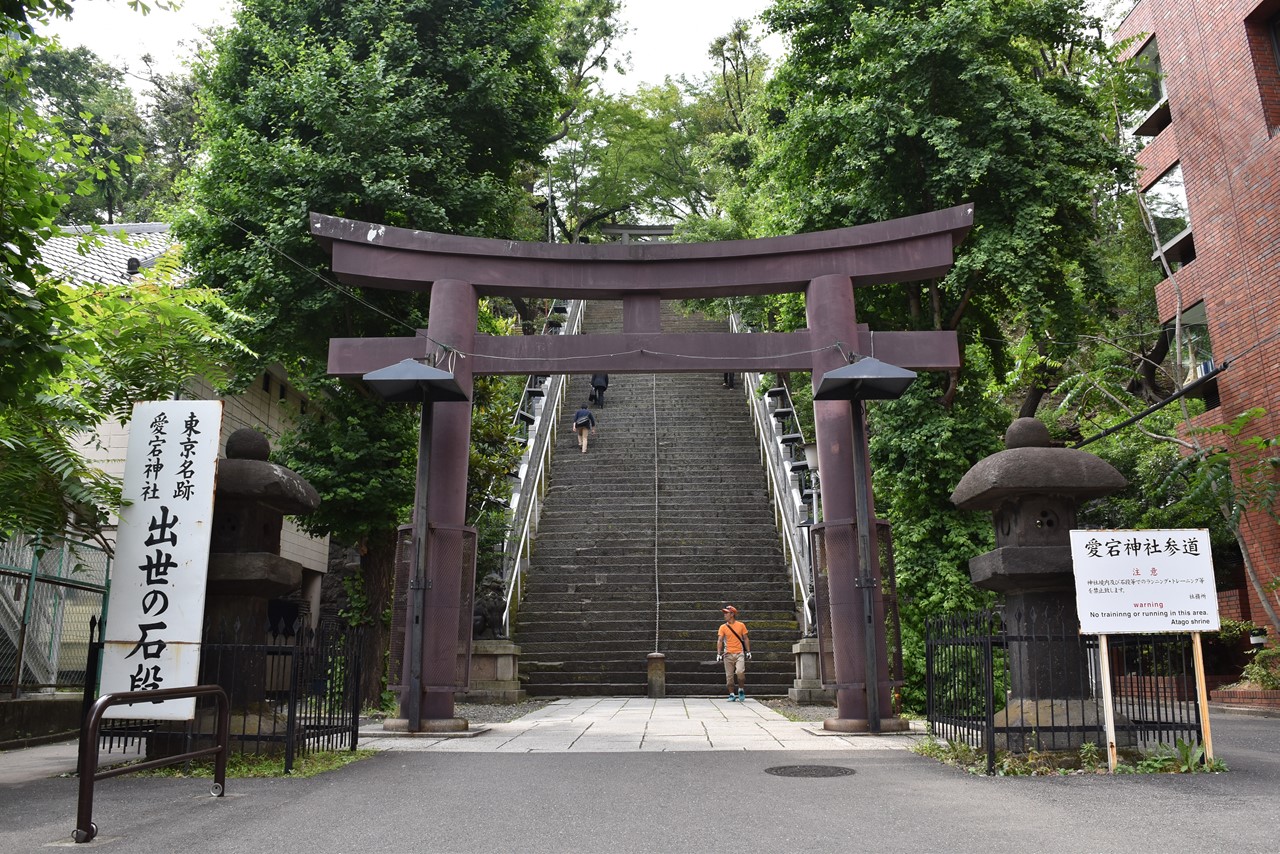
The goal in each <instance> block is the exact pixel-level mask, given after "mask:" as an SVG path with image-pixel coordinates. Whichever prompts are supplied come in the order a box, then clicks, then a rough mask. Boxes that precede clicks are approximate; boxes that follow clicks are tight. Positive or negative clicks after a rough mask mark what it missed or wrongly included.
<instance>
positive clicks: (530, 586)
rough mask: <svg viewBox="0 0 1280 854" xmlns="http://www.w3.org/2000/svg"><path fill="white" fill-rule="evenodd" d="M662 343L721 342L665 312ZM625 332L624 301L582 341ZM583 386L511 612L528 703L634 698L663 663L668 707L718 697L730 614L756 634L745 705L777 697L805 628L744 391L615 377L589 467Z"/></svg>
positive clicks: (667, 378)
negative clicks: (521, 592) (677, 335)
mask: <svg viewBox="0 0 1280 854" xmlns="http://www.w3.org/2000/svg"><path fill="white" fill-rule="evenodd" d="M662 328H663V331H670V332H676V331H685V332H704V331H705V332H723V331H725V329H726V327H725V324H724V323H723V322H718V323H717V322H710V321H707V320H704V319H702V318H700V317H696V316H695V317H684V316H682V315H681V314H679V313H678V312H677V311H676V310H675V309H674V308H673V307H671V306H668V305H667V304H665V303H664V304H663V308H662ZM621 330H622V312H621V303H620V302H615V301H595V302H591V303H590V304H588V305H587V306H586V313H585V315H584V324H583V331H584V332H587V333H590V332H620V331H621ZM588 379H589V378H588V376H586V375H578V376H574V377H573V378H572V379H571V381H570V383H569V389H568V395H569V397H568V398H567V400H566V401H565V404H564V413H563V415H562V424H561V425H560V431H559V435H558V437H557V440H556V448H555V456H554V463H553V467H552V475H551V487H550V489H549V491H548V493H547V497H546V500H545V504H544V506H543V512H542V516H541V521H540V523H539V527H538V537H537V541H536V543H535V546H534V551H533V559H532V561H531V564H530V568H529V573H528V577H527V592H526V594H525V599H524V602H523V603H522V604H521V606H520V611H519V617H518V621H517V626H516V631H515V641H516V643H518V644H519V645H520V648H521V654H520V670H521V674H522V678H524V679H525V680H526V682H525V688H526V689H527V690H528V692H529V693H530V694H531V695H533V696H574V695H578V696H581V695H588V696H591V695H599V696H636V695H643V694H644V693H645V692H646V656H647V655H648V654H649V653H651V652H655V651H657V652H661V653H664V654H665V655H666V667H667V694H668V695H669V696H698V695H702V696H714V695H717V694H719V693H721V691H722V690H723V684H724V671H723V668H722V665H719V664H716V663H715V639H716V630H717V628H718V627H719V625H720V623H721V613H720V609H721V608H722V607H724V605H726V604H732V605H734V606H736V607H737V608H738V611H739V619H741V620H742V621H743V622H745V623H746V624H747V626H748V627H749V629H750V632H751V649H752V661H751V662H750V664H749V665H748V668H747V691H748V693H749V694H754V695H765V694H775V695H776V694H785V693H786V691H787V689H788V688H790V687H791V685H792V680H793V677H794V669H795V668H794V663H793V659H792V653H791V645H792V643H794V642H795V640H796V639H797V637H798V636H799V628H798V625H797V622H796V613H795V603H794V598H793V596H792V591H791V583H790V580H789V575H788V572H787V568H786V564H785V561H784V559H783V555H782V549H781V546H780V545H779V542H778V534H777V531H776V529H775V527H774V522H773V518H774V517H773V509H772V506H771V504H770V501H769V497H768V493H767V490H766V484H765V475H764V472H763V470H762V469H761V467H760V452H759V445H758V442H757V440H756V439H755V436H754V433H753V431H752V427H751V414H750V412H749V410H748V408H747V405H746V403H745V401H744V400H743V393H742V391H741V388H740V387H739V389H738V390H734V391H729V390H727V389H725V388H723V387H722V386H721V380H722V375H721V374H664V375H637V374H627V375H611V376H610V378H609V379H610V386H609V390H608V392H607V393H606V395H605V405H604V408H603V409H600V408H594V407H593V411H594V412H595V414H596V419H597V422H598V428H597V433H596V435H594V436H592V437H591V440H590V449H589V451H588V453H586V454H582V453H580V452H579V450H578V447H577V440H576V437H575V436H574V435H573V430H572V428H571V425H570V423H569V422H570V420H571V419H572V415H573V412H574V410H576V409H577V408H579V407H580V406H582V405H583V404H584V403H585V402H586V400H587V395H588V393H589V391H590V387H589V383H588ZM740 385H741V378H740V377H739V386H740ZM655 436H656V441H655Z"/></svg>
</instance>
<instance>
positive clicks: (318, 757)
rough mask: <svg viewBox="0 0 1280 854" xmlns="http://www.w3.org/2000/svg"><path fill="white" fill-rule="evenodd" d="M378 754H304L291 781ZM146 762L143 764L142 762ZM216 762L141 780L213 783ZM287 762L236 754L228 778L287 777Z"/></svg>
mask: <svg viewBox="0 0 1280 854" xmlns="http://www.w3.org/2000/svg"><path fill="white" fill-rule="evenodd" d="M377 754H378V751H377V750H316V751H312V752H310V753H303V754H302V755H300V756H298V757H297V758H296V759H295V760H294V763H293V771H292V772H291V773H290V774H289V775H288V776H290V777H304V778H305V777H315V776H318V775H320V774H324V773H326V772H328V771H336V770H338V769H339V768H345V767H346V766H348V765H350V764H351V763H353V762H359V761H360V760H361V759H368V758H369V757H370V756H376V755H377ZM139 761H143V760H139ZM213 772H214V766H213V760H212V759H197V760H195V761H192V762H186V763H183V764H180V765H166V766H163V767H160V768H151V769H149V770H146V771H137V772H135V773H134V775H133V776H137V777H185V778H192V779H212V777H213ZM284 776H286V775H285V773H284V759H283V758H282V757H281V756H279V755H274V756H273V755H270V754H259V753H232V754H231V755H229V756H228V757H227V777H229V778H232V779H248V778H265V777H284Z"/></svg>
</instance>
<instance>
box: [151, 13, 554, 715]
mask: <svg viewBox="0 0 1280 854" xmlns="http://www.w3.org/2000/svg"><path fill="white" fill-rule="evenodd" d="M552 25H553V17H552V15H551V10H550V9H549V7H548V6H547V5H546V4H545V3H544V2H542V0H523V2H514V3H480V2H464V3H458V2H453V0H302V2H297V0H246V2H245V3H243V4H242V6H241V8H240V10H239V12H238V13H237V14H236V18H235V22H234V25H233V26H232V27H231V28H229V29H227V30H226V31H225V32H222V33H220V34H217V35H215V36H214V38H213V43H212V48H211V54H210V63H209V65H208V66H207V67H202V68H199V69H197V81H198V83H199V87H200V104H201V126H200V129H199V136H200V139H201V141H202V144H203V149H202V152H201V157H200V158H199V165H198V167H197V168H196V170H195V171H194V173H193V176H192V178H191V180H190V185H189V192H190V200H191V203H192V210H193V212H192V213H190V214H188V215H184V216H180V217H179V218H178V220H177V222H176V223H175V225H176V229H177V231H178V233H179V235H180V236H181V237H182V238H183V239H184V240H185V241H186V244H187V258H188V260H189V263H190V264H191V266H192V267H193V269H194V270H195V272H196V275H197V277H198V279H199V281H201V282H202V283H204V284H207V285H209V286H212V287H215V288H217V289H218V290H219V291H220V292H221V293H222V294H224V295H225V297H226V299H227V300H228V302H229V303H231V304H232V305H234V306H238V307H242V308H245V309H246V310H251V311H252V312H253V314H254V322H253V323H252V324H251V325H247V326H244V327H237V328H238V329H239V330H240V331H241V332H242V334H243V335H244V336H245V339H246V340H247V341H248V342H250V343H251V344H252V345H253V346H254V348H255V349H256V350H258V351H259V353H260V354H261V359H262V360H264V361H267V362H270V361H278V362H280V363H282V364H284V365H285V366H286V367H287V368H288V369H289V371H290V375H291V377H294V378H296V379H297V381H298V382H299V383H300V384H301V385H303V387H304V388H305V387H308V385H309V384H311V385H310V386H309V388H310V390H312V391H314V392H315V393H314V394H312V395H311V396H312V397H314V398H315V399H317V400H320V399H321V398H322V397H324V398H325V399H324V403H323V409H324V413H322V414H319V415H318V416H317V417H316V418H314V419H313V418H311V417H308V419H307V420H305V421H304V423H303V424H302V425H301V427H300V428H299V431H298V440H297V441H296V442H294V443H292V444H290V446H289V447H288V448H286V449H285V450H284V454H285V456H286V457H287V458H288V461H289V464H290V465H291V466H292V465H296V466H297V468H298V470H299V471H301V472H302V473H303V474H304V475H307V476H309V477H311V476H314V477H315V478H316V481H317V484H316V485H317V488H318V489H319V490H320V492H321V496H322V499H323V501H324V503H325V504H327V505H329V507H330V510H329V511H325V510H322V511H321V514H320V515H318V516H316V517H314V518H313V519H312V520H309V521H308V524H310V525H311V526H312V529H313V530H315V531H317V532H321V531H323V532H328V533H332V534H334V535H335V536H337V537H339V538H341V539H344V540H346V541H347V542H348V543H350V544H352V545H358V546H359V547H360V548H361V552H362V561H361V583H362V585H363V589H364V593H363V595H362V597H361V600H360V601H361V602H362V604H363V608H362V613H359V614H353V615H351V616H350V619H352V621H353V622H360V623H365V624H368V625H371V626H374V627H377V628H376V629H375V630H374V631H370V632H369V633H368V635H367V642H366V648H365V652H364V657H365V673H366V674H367V675H368V679H367V681H366V683H365V685H364V689H363V693H364V696H365V698H366V700H368V701H374V700H376V699H377V696H378V692H379V690H380V684H379V680H380V678H381V674H382V666H381V665H382V657H383V654H384V653H385V650H386V644H385V635H383V634H382V632H381V627H382V626H383V625H384V624H383V619H382V618H383V614H384V612H385V610H386V608H387V607H388V604H389V599H388V597H387V594H388V593H389V591H390V583H391V573H392V568H393V567H392V560H391V558H392V556H393V554H394V545H393V540H392V536H393V535H394V532H395V528H396V526H397V525H398V524H399V523H400V522H402V521H404V520H405V519H407V518H408V508H409V501H408V498H409V496H410V495H411V490H412V484H413V465H412V456H413V452H414V449H415V447H416V442H415V441H414V440H413V436H412V433H411V432H410V431H409V430H408V429H406V428H405V425H406V424H407V422H406V420H405V419H406V417H407V416H406V413H403V412H398V411H392V410H393V409H397V408H396V407H389V406H384V405H382V404H381V403H378V402H376V401H372V400H370V399H368V398H367V394H366V393H365V392H363V390H362V389H361V388H359V386H358V384H347V383H333V382H330V381H328V380H326V379H324V377H323V374H324V371H325V365H326V354H327V349H328V342H329V339H330V338H332V337H364V336H386V335H390V334H399V335H404V334H413V330H416V329H420V328H425V327H426V326H427V317H426V315H427V300H426V298H425V295H423V294H418V293H399V292H392V291H385V290H377V289H369V290H365V289H361V288H352V287H345V286H340V285H337V284H336V283H335V282H334V281H333V278H332V276H331V274H330V273H329V272H328V258H327V255H326V253H325V251H324V250H323V249H322V247H320V246H319V245H317V244H316V243H315V241H313V240H312V239H311V238H310V236H309V233H308V232H309V222H308V212H309V211H318V212H322V213H326V214H332V215H337V216H345V217H351V218H354V219H359V220H365V221H369V222H377V223H385V224H388V225H394V226H404V227H411V228H420V229H425V230H430V231H440V232H450V233H461V234H470V235H479V236H488V237H508V238H528V237H531V236H536V235H537V233H538V231H539V230H540V229H539V228H538V226H537V224H536V220H535V219H534V218H533V214H532V208H531V206H530V204H529V199H528V196H527V194H526V192H525V190H524V189H523V187H522V185H521V181H522V178H524V177H525V176H526V175H527V173H528V165H529V164H530V163H531V162H533V161H535V160H536V158H537V157H538V154H539V152H540V150H541V148H542V146H543V144H544V143H545V141H546V140H547V139H548V138H549V137H550V136H551V135H552V128H553V119H554V116H555V115H556V113H557V106H558V105H559V104H560V103H562V102H561V100H560V93H559V91H558V90H557V88H556V85H555V80H554V77H553V73H552V65H553V62H552V56H551V53H550V51H549V49H548V45H549V40H548V34H549V32H550V31H551V27H552ZM486 315H489V316H491V315H492V312H486ZM247 367H249V368H252V369H251V370H246V371H245V372H244V373H243V374H242V375H243V376H252V375H254V374H255V373H256V367H257V365H252V366H247ZM481 388H482V384H478V389H481ZM480 394H481V392H480V391H478V392H477V406H478V407H479V408H478V409H477V410H476V418H475V421H476V430H477V433H480V434H483V433H484V432H485V430H486V427H485V426H484V425H483V424H482V423H481V422H482V420H483V419H485V418H487V417H495V418H497V417H500V409H501V407H494V409H493V411H492V415H491V416H489V415H486V414H485V413H487V412H489V411H490V410H488V409H487V408H485V407H484V406H482V405H481V404H482V401H481V398H480ZM505 427H506V425H505V424H503V425H502V428H503V429H505ZM397 461H398V464H395V465H393V463H396V462H397ZM499 466H501V470H502V472H503V474H505V472H506V470H507V469H506V461H505V460H503V461H502V462H501V463H500V464H499V463H496V462H495V466H494V467H495V468H496V467H499ZM476 471H477V476H476V477H477V478H481V477H482V475H483V473H484V472H487V471H488V469H487V468H486V467H483V466H476ZM352 472H359V473H360V474H359V475H356V476H358V477H360V478H362V479H374V480H378V481H384V483H379V484H364V485H359V486H357V485H354V484H351V483H348V482H347V475H348V474H350V473H352ZM388 481H395V483H394V484H392V483H386V482H388ZM478 482H479V481H478V480H476V479H473V483H478ZM472 509H473V511H474V508H472Z"/></svg>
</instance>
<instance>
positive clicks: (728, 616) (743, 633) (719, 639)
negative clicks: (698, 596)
mask: <svg viewBox="0 0 1280 854" xmlns="http://www.w3.org/2000/svg"><path fill="white" fill-rule="evenodd" d="M720 611H721V613H722V614H724V622H723V623H722V624H721V625H720V632H719V634H717V635H716V661H723V662H724V683H725V687H727V688H728V689H729V701H730V702H733V701H734V700H736V701H738V702H739V703H745V702H746V701H747V662H748V661H750V660H751V638H749V637H747V624H746V623H740V622H738V609H737V608H735V607H733V606H732V605H727V606H725V607H724V608H721V609H720ZM735 676H736V677H737V679H738V692H737V693H736V694H735V693H734V691H733V680H734V677H735Z"/></svg>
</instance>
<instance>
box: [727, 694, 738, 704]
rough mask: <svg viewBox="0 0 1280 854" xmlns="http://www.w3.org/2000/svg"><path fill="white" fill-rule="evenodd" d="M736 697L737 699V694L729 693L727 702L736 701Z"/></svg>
mask: <svg viewBox="0 0 1280 854" xmlns="http://www.w3.org/2000/svg"><path fill="white" fill-rule="evenodd" d="M737 699H738V695H737V694H730V695H729V702H730V703H733V702H735V701H737Z"/></svg>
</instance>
